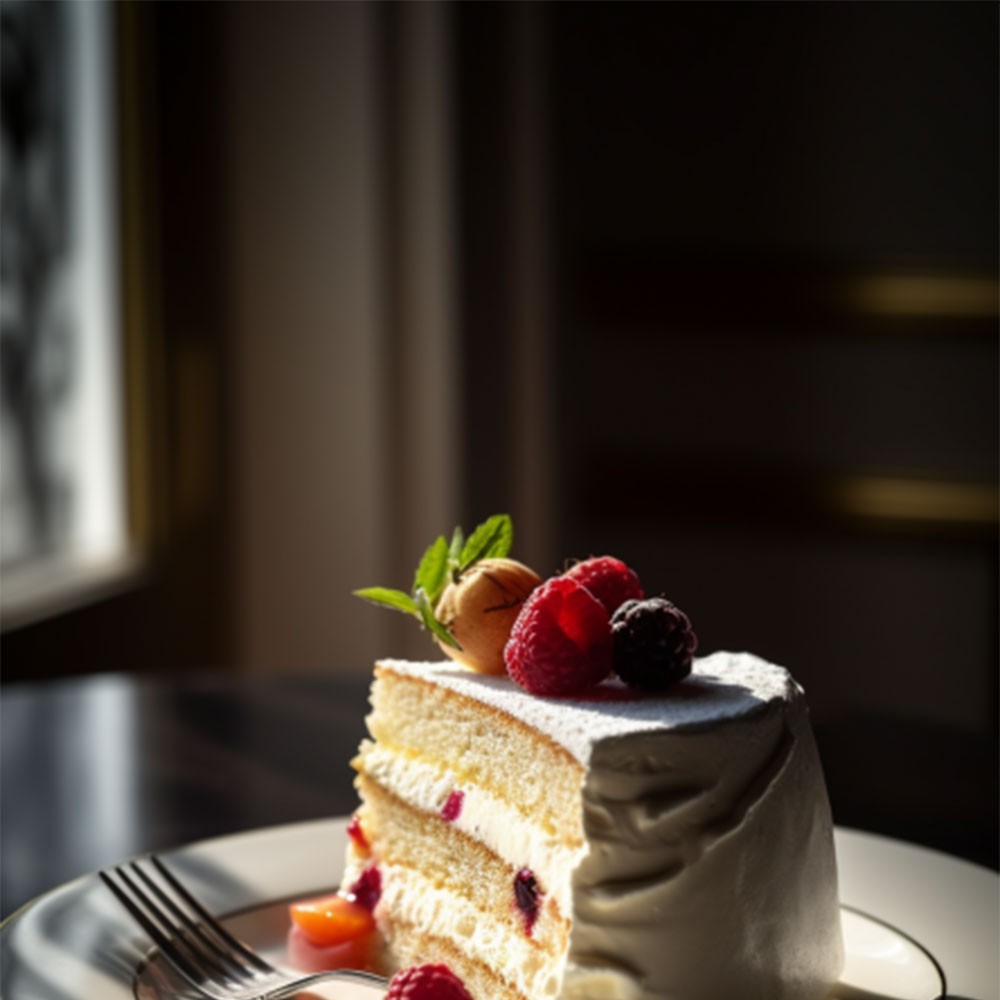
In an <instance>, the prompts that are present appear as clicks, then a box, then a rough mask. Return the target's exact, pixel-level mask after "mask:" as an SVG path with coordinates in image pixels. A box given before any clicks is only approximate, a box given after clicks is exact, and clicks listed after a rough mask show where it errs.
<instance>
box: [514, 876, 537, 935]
mask: <svg viewBox="0 0 1000 1000" xmlns="http://www.w3.org/2000/svg"><path fill="white" fill-rule="evenodd" d="M541 896H542V891H541V889H540V888H539V887H538V879H536V878H535V873H534V872H533V871H532V870H531V869H530V868H522V869H521V870H520V871H519V872H518V873H517V874H516V875H515V876H514V902H515V903H516V904H517V908H518V909H519V910H520V911H521V913H522V915H523V916H524V933H525V934H527V935H528V937H531V932H532V930H533V929H534V927H535V921H536V920H537V919H538V911H539V909H540V908H541Z"/></svg>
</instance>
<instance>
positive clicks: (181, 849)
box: [0, 816, 961, 1000]
mask: <svg viewBox="0 0 1000 1000" xmlns="http://www.w3.org/2000/svg"><path fill="white" fill-rule="evenodd" d="M348 820H349V817H348V816H328V817H318V818H313V819H307V820H301V821H297V822H291V823H281V824H275V825H269V826H261V827H254V828H251V829H245V830H237V831H233V832H231V833H224V834H219V835H216V836H213V837H206V838H203V839H200V840H195V841H190V842H188V843H184V844H178V845H176V846H174V847H168V848H165V849H163V850H160V851H155V852H150V851H144V852H140V853H138V854H134V855H131V857H134V858H141V857H144V856H146V855H147V854H150V853H155V854H157V855H158V856H159V857H162V858H167V859H168V860H169V859H170V858H171V857H173V858H174V859H175V860H178V859H185V858H186V859H189V860H190V859H196V858H197V856H198V855H206V856H211V855H212V854H228V853H230V851H231V850H232V849H238V850H247V849H248V848H249V849H252V845H253V843H254V842H261V844H262V845H263V844H265V843H267V842H280V841H283V840H285V841H287V840H288V839H290V838H291V839H295V838H299V837H302V838H308V837H311V836H315V837H316V838H317V839H321V838H324V837H331V838H333V837H337V836H339V837H342V838H343V837H346V827H347V822H348ZM835 833H845V834H847V835H848V836H854V835H860V836H861V837H863V838H869V837H873V838H878V839H881V840H883V841H885V842H889V843H897V842H895V841H892V840H891V838H881V837H880V835H878V834H869V833H868V832H867V831H861V830H853V829H851V828H847V827H842V826H837V827H835ZM835 839H836V837H835ZM899 843H903V842H899ZM928 850H929V849H928ZM273 853H277V852H273ZM943 857H948V858H949V860H961V859H950V856H948V855H943ZM123 860H128V859H123ZM338 867H339V866H338ZM336 872H337V868H334V869H333V870H332V879H331V882H332V883H334V884H335V882H336ZM99 881H100V879H99V875H98V872H97V871H93V872H87V873H84V874H82V875H79V876H77V877H76V878H74V879H70V880H69V881H67V882H64V883H62V884H60V885H57V886H54V887H52V888H51V889H48V890H46V891H45V892H43V893H40V894H39V895H38V896H35V897H33V898H32V899H30V900H28V901H26V902H25V903H23V904H22V905H21V906H19V907H18V908H17V909H16V910H14V911H13V912H12V913H10V914H8V916H7V917H5V918H4V919H3V920H2V921H0V950H2V951H6V950H7V947H6V939H7V936H8V933H9V931H10V928H11V927H12V925H14V924H15V923H16V922H17V921H18V920H19V919H20V918H21V917H23V916H24V915H25V914H26V913H27V912H28V911H30V910H32V909H35V908H38V907H41V906H44V905H45V904H46V903H48V902H50V901H54V900H56V899H58V898H59V897H61V896H64V895H69V894H71V893H72V892H73V891H75V890H79V891H81V892H82V891H83V890H85V889H86V888H87V887H88V886H89V885H90V884H92V883H94V882H99ZM331 887H332V886H331V883H326V884H325V885H320V884H318V883H317V884H315V885H314V888H313V890H308V889H307V890H305V891H306V892H309V891H315V892H317V893H319V892H323V891H325V890H326V889H327V888H331ZM301 894H302V893H301V890H293V889H291V888H290V889H289V891H286V892H284V893H283V894H279V895H277V896H275V895H273V894H272V895H269V896H267V897H260V896H258V897H256V898H254V899H251V900H250V901H248V902H246V903H245V904H243V905H238V906H227V907H224V908H223V910H222V911H221V912H222V914H223V916H224V917H225V918H233V917H237V916H239V915H241V914H245V913H247V912H249V911H252V910H253V909H256V908H258V907H259V908H264V907H267V906H272V905H277V904H280V903H282V902H285V901H287V900H289V899H293V898H296V897H298V896H300V895H301ZM839 906H840V909H841V910H842V911H847V912H849V913H852V914H854V915H855V916H858V917H861V918H863V919H865V920H869V921H871V922H873V923H875V924H877V925H878V926H880V927H882V928H884V929H886V930H888V931H890V932H892V933H893V934H896V935H898V936H899V937H900V938H902V939H903V940H905V941H906V942H907V943H908V944H909V945H911V946H913V947H914V948H916V949H917V950H918V951H919V952H920V953H921V954H922V955H923V956H924V957H925V958H926V959H927V960H928V961H929V962H930V964H931V965H932V966H933V968H934V970H935V973H936V974H937V976H938V978H939V980H940V984H941V996H942V997H944V996H947V982H948V977H947V975H946V973H945V970H944V967H943V965H942V963H941V962H940V961H939V960H938V958H937V957H936V956H935V955H934V954H933V953H932V952H931V950H930V948H929V947H928V946H927V945H925V944H924V943H922V942H921V941H919V940H918V939H917V938H916V937H914V936H913V935H912V934H910V933H909V932H907V931H906V930H904V929H903V928H901V927H899V926H897V925H896V924H894V923H892V922H891V921H889V920H887V919H885V918H883V917H880V916H878V915H877V914H875V913H872V912H871V911H870V910H869V909H867V908H865V907H860V906H857V905H855V904H851V903H847V902H844V901H843V899H842V898H841V900H840V902H839ZM135 930H136V937H137V938H140V939H141V938H142V933H141V929H140V928H138V926H136V928H135ZM8 957H9V958H16V956H8ZM139 969H140V967H139V966H138V965H137V966H136V968H135V972H136V973H138V972H139ZM134 982H135V980H134V979H133V980H131V982H129V983H126V982H122V983H121V984H120V985H121V986H122V991H123V992H122V996H123V997H125V996H132V991H131V989H130V986H131V985H134ZM79 1000H90V996H89V995H88V994H82V995H80V996H79Z"/></svg>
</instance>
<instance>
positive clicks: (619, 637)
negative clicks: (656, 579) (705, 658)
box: [611, 597, 698, 691]
mask: <svg viewBox="0 0 1000 1000" xmlns="http://www.w3.org/2000/svg"><path fill="white" fill-rule="evenodd" d="M611 635H612V638H613V640H614V666H615V673H616V674H618V676H619V677H620V678H621V679H622V680H623V681H625V683H626V684H629V685H631V686H632V687H637V688H641V689H642V690H644V691H662V690H664V688H667V687H669V686H670V685H671V684H675V683H676V682H677V681H679V680H683V679H684V678H685V677H687V675H688V674H689V673H691V661H692V658H693V656H694V651H695V650H696V649H697V648H698V637H697V636H696V635H695V633H694V629H692V628H691V622H690V621H689V620H688V616H687V615H686V614H684V612H683V611H681V609H680V608H678V607H675V606H674V605H673V604H672V603H671V602H670V601H668V600H667V599H666V598H665V597H650V598H647V599H645V600H641V601H635V600H634V601H626V602H625V603H624V604H623V605H622V606H621V607H620V608H619V609H618V610H617V611H616V612H615V613H614V615H613V616H612V618H611Z"/></svg>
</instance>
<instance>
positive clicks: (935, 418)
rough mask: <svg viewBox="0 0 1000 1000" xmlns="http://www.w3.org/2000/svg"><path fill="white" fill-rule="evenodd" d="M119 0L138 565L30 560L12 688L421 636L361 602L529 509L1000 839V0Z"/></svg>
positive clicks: (266, 659) (119, 206)
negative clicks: (611, 0) (716, 0)
mask: <svg viewBox="0 0 1000 1000" xmlns="http://www.w3.org/2000/svg"><path fill="white" fill-rule="evenodd" d="M4 6H5V14H6V13H8V12H9V11H10V10H11V9H12V8H14V7H15V6H16V5H8V4H5V5H4ZM44 6H46V7H56V6H58V5H44ZM108 10H109V11H110V21H111V23H112V28H113V32H112V36H111V37H112V40H113V43H114V44H113V47H112V50H111V52H110V54H109V56H108V60H107V62H106V69H107V70H108V73H109V74H110V75H109V80H110V84H109V86H110V87H111V91H110V92H111V94H112V96H113V101H112V110H113V118H112V121H113V123H114V130H113V133H112V138H110V139H109V140H108V150H109V151H110V153H111V160H112V167H113V171H114V179H115V182H114V185H113V191H114V192H115V193H116V195H117V200H116V202H115V206H116V213H117V214H116V215H115V223H114V225H115V227H116V228H115V232H117V233H118V234H120V237H121V243H120V260H118V263H117V264H116V267H117V272H118V274H119V276H120V280H121V284H120V296H119V298H118V300H117V302H118V306H119V308H120V319H119V320H116V321H115V322H116V324H117V325H116V327H115V329H116V335H117V336H118V337H119V338H120V346H121V354H120V363H121V373H120V381H121V384H122V389H121V393H120V406H121V420H120V423H121V427H120V434H121V438H120V441H121V448H122V455H123V463H122V465H123V473H122V474H123V485H122V490H123V496H124V498H125V502H124V506H125V509H126V511H127V518H126V525H127V537H128V539H129V545H128V546H127V548H128V554H129V555H130V558H128V559H126V560H125V561H124V563H121V562H120V563H118V564H116V567H115V571H114V572H109V573H106V574H105V575H104V576H102V577H99V579H98V584H99V586H98V587H97V589H95V587H94V585H93V579H91V584H92V585H91V586H89V587H88V586H86V585H80V586H77V587H74V588H70V589H69V590H67V589H66V588H65V587H63V588H62V589H60V587H59V586H58V584H59V578H60V572H59V565H60V564H59V563H58V561H56V563H55V564H54V566H55V568H54V569H53V570H52V571H51V572H49V573H48V574H46V575H43V576H42V578H41V579H42V584H41V585H39V583H38V580H37V578H36V579H35V580H33V581H32V585H31V586H29V587H27V588H25V586H24V584H23V581H24V579H25V578H26V576H30V575H31V574H30V568H31V567H30V566H28V565H27V563H29V562H30V560H26V559H25V558H23V557H17V558H15V557H14V556H11V557H10V558H8V557H7V556H6V555H5V563H4V587H3V590H4V632H3V639H2V643H3V645H2V653H3V677H4V680H5V681H6V680H21V679H29V678H35V677H43V676H54V675H60V674H68V673H79V672H96V671H115V670H127V671H137V672H149V673H163V672H174V671H178V672H179V671H196V670H223V671H232V672H241V671H242V672H271V671H284V672H333V671H353V672H355V673H357V674H359V675H362V674H365V673H367V671H368V670H369V669H370V663H371V660H372V659H373V658H374V657H375V656H378V655H381V654H385V653H395V654H402V655H423V654H426V653H427V652H428V650H429V647H428V645H427V640H426V637H424V636H422V635H420V634H419V632H418V631H417V630H415V629H413V628H412V625H411V623H410V622H408V621H405V620H403V619H402V618H397V616H392V615H387V614H385V613H380V612H379V611H377V610H375V609H371V608H369V607H367V606H364V605H362V604H361V603H360V602H359V601H357V599H355V598H352V597H351V596H350V591H351V590H352V589H353V588H355V587H358V586H362V585H367V584H372V583H384V584H386V585H392V586H403V587H405V586H407V585H408V584H409V580H410V577H411V574H412V570H413V567H414V565H415V563H416V561H417V559H418V557H419V555H420V553H421V552H422V550H423V548H424V546H425V545H426V544H427V543H428V542H429V541H430V540H431V539H432V538H433V537H434V536H435V535H436V534H438V533H441V532H445V533H447V532H450V530H451V528H452V527H453V526H454V524H456V523H462V524H464V525H465V526H466V527H469V526H471V525H472V524H473V523H475V522H476V521H478V520H480V519H482V518H483V517H485V516H486V515H488V514H490V513H493V512H495V511H499V510H508V511H510V512H511V513H512V515H513V516H514V519H515V527H516V530H517V535H516V540H515V549H516V553H515V554H517V555H518V556H519V557H520V558H521V559H523V560H524V561H526V562H528V563H530V564H532V565H534V566H535V568H536V569H537V570H538V571H539V572H541V573H543V574H545V573H549V572H552V571H554V570H557V569H558V568H560V567H561V566H562V565H563V563H564V561H565V560H566V559H567V558H570V557H579V556H586V555H589V554H599V553H603V552H611V553H614V554H616V555H618V556H620V557H621V558H624V559H626V560H627V561H629V562H630V563H631V564H632V565H634V566H635V568H636V569H637V570H638V571H639V573H640V574H641V575H642V577H643V579H644V581H645V582H646V584H647V589H649V590H651V591H653V592H659V591H662V592H665V593H667V594H668V595H669V596H671V597H672V598H673V599H674V600H676V601H677V602H678V603H679V604H680V605H681V606H682V607H684V608H685V609H686V610H687V611H688V612H689V614H690V615H691V617H692V619H693V621H694V623H695V626H696V628H697V630H698V632H699V635H700V637H701V644H702V648H703V649H705V650H711V649H715V648H723V647H728V648H750V649H753V650H755V651H757V652H759V653H761V654H763V655H765V656H768V657H769V658H771V659H774V660H776V661H778V662H781V663H783V664H785V665H787V666H789V667H790V668H791V669H792V670H793V672H794V673H795V674H796V676H797V677H798V678H799V679H800V680H801V682H802V683H803V685H804V686H805V687H806V689H807V691H808V692H809V696H810V701H811V704H812V706H813V715H814V719H815V722H816V726H817V731H818V733H819V736H820V741H821V748H822V750H823V753H824V761H825V762H826V766H827V771H828V776H829V779H830V784H831V794H832V796H833V800H834V806H835V812H836V815H837V819H838V821H840V822H844V823H859V824H861V825H866V826H868V827H869V828H875V829H882V830H884V831H885V832H888V833H899V834H903V835H909V836H913V837H915V838H917V839H922V840H923V841H924V842H927V843H935V844H939V845H941V846H945V847H947V848H948V849H951V850H957V851H960V852H962V853H965V854H967V855H969V856H972V857H976V858H977V859H980V860H986V861H987V862H990V863H993V864H996V843H997V810H996V787H997V767H996V764H997V758H996V737H997V720H998V711H997V708H998V688H997V596H998V595H997V457H998V437H997V427H998V422H997V416H998V414H997V398H998V397H997V377H998V365H997V316H998V308H997V301H998V292H997V263H998V250H997V220H998V204H997V176H998V157H997V148H998V143H997V138H998V136H997V122H998V115H997V110H998V108H997V91H998V87H997V84H998V78H997V52H996V44H995V43H996V37H997V27H998V25H997V9H996V7H995V5H989V4H938V3H920V4H908V3H897V4H836V5H828V4H819V5H813V4H745V5H730V4H628V5H621V4H601V3H591V4H575V3H560V4H552V5H548V4H532V5H523V4H461V5H439V4H434V3H421V4H401V5H397V4H392V3H384V4H362V3H312V4H305V3H302V4H298V3H270V2H262V3H253V4H247V3H218V4H211V5H191V4H156V3H146V4H141V5H140V4H121V5H117V6H115V7H111V8H108ZM18 31H21V32H22V33H23V31H24V29H23V27H22V28H18V27H17V25H16V24H15V23H14V21H11V20H5V22H4V45H5V50H4V52H5V67H4V73H5V75H4V86H5V103H4V115H5V137H6V135H7V132H8V131H9V129H8V125H9V124H10V123H11V122H12V121H13V120H14V119H13V117H12V115H14V111H12V110H11V108H15V107H16V106H15V105H14V104H10V102H8V95H13V94H15V93H16V92H17V91H16V87H17V86H23V81H21V82H20V83H19V82H18V79H17V78H15V77H11V79H12V80H13V81H14V82H13V83H10V82H9V80H8V66H16V65H18V64H17V63H12V62H11V61H10V60H9V59H8V51H9V46H10V45H11V44H12V40H14V39H16V38H17V37H18V36H17V32H18ZM12 88H14V89H12ZM5 143H7V139H6V138H5ZM7 155H8V154H7V152H6V147H5V157H6V156H7ZM23 159H25V158H24V157H22V160H23ZM6 162H7V161H6V160H5V165H6ZM16 162H20V161H16ZM9 199H10V196H9V195H8V194H7V193H6V191H5V200H4V227H5V229H7V228H9V221H10V219H11V218H12V216H11V212H12V211H13V210H12V208H11V207H10V206H11V204H12V203H11V202H10V200H9ZM8 270H9V269H8ZM4 294H5V297H8V289H7V288H6V287H5V290H4ZM4 316H5V327H4V338H5V344H4V350H5V353H4V358H3V362H4V386H5V400H6V401H7V403H10V402H11V400H14V399H15V398H16V390H17V387H18V385H19V384H21V383H23V382H24V381H25V380H26V379H27V377H28V376H25V375H19V374H18V372H19V371H20V369H18V368H16V367H15V366H14V365H13V364H12V362H11V360H10V359H11V358H12V357H14V356H15V355H12V354H11V353H10V350H11V347H12V345H14V344H15V343H16V338H15V333H16V329H15V327H16V324H15V325H11V324H13V320H11V321H10V323H8V312H7V310H6V309H5V313H4ZM21 322H22V323H23V319H22V320H21ZM109 322H110V321H109ZM18 379H20V380H21V382H20V383H19V381H18ZM17 398H19V397H17ZM8 419H9V418H8V414H7V410H5V420H8ZM5 434H6V431H5ZM80 447H81V448H83V449H84V451H85V449H86V447H87V444H86V442H84V443H83V444H82V445H80ZM4 450H5V452H6V453H7V454H6V457H5V459H4V461H5V463H7V462H9V461H10V455H11V452H10V451H9V450H8V447H7V440H6V438H5V449H4ZM54 544H55V543H50V548H51V547H52V545H54ZM5 551H6V550H5ZM48 554H49V555H51V552H50V553H48ZM49 562H51V560H49ZM53 579H55V584H54V585H53V586H52V587H50V588H49V590H48V591H47V590H46V586H45V584H46V582H48V583H50V584H51V583H52V581H53ZM47 594H48V596H47ZM53 594H56V595H57V596H58V600H56V599H55V598H54V597H53ZM928 787H931V788H934V789H935V796H936V801H935V804H934V805H933V807H932V806H931V805H930V803H929V800H928V797H927V795H926V789H927V788H928Z"/></svg>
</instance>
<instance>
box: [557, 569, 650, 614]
mask: <svg viewBox="0 0 1000 1000" xmlns="http://www.w3.org/2000/svg"><path fill="white" fill-rule="evenodd" d="M563 576H568V577H569V578H570V579H571V580H576V582H577V583H581V584H583V586H584V587H586V588H587V590H589V591H590V592H591V593H592V594H593V595H594V597H596V598H597V599H598V600H599V601H600V602H601V604H603V605H604V607H605V609H606V610H607V612H608V614H609V615H613V614H614V613H615V611H616V610H617V609H618V608H619V607H621V605H622V604H624V603H625V602H626V601H630V600H638V601H641V600H642V599H643V598H644V597H645V596H646V595H645V593H644V592H643V589H642V584H641V583H640V582H639V577H638V576H637V575H636V573H635V571H634V570H632V569H630V568H629V567H628V566H626V565H625V563H623V562H622V561H621V559H615V557H614V556H594V557H593V558H591V559H584V560H583V561H582V562H578V563H577V564H576V565H575V566H571V567H570V568H569V569H568V570H566V572H565V573H564V574H563Z"/></svg>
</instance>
